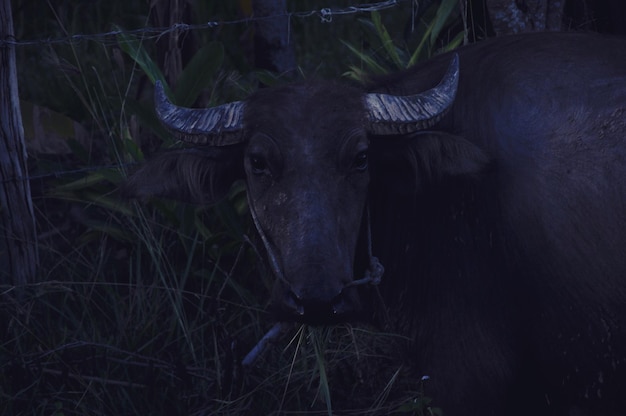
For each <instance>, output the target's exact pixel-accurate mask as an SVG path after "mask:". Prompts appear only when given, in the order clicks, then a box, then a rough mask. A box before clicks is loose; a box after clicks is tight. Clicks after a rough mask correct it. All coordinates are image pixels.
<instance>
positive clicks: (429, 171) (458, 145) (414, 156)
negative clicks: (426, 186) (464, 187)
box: [407, 132, 491, 182]
mask: <svg viewBox="0 0 626 416" xmlns="http://www.w3.org/2000/svg"><path fill="white" fill-rule="evenodd" d="M409 146H410V151H409V152H408V153H407V155H408V156H409V158H410V160H409V161H410V162H411V164H412V165H413V168H414V169H415V170H416V171H417V172H419V173H420V174H421V175H425V178H426V179H427V180H430V181H434V182H438V181H441V180H443V179H445V178H450V177H456V176H468V175H469V176H472V177H474V176H476V175H478V174H480V173H481V172H483V171H484V170H485V169H486V168H487V167H488V165H489V163H490V161H491V160H490V157H489V156H487V154H486V153H485V152H484V151H483V150H482V149H481V148H479V147H478V146H476V145H475V144H473V143H472V142H470V141H468V140H467V139H465V138H463V137H460V136H455V135H452V134H448V133H443V132H424V133H419V134H415V135H412V137H411V141H410V143H409Z"/></svg>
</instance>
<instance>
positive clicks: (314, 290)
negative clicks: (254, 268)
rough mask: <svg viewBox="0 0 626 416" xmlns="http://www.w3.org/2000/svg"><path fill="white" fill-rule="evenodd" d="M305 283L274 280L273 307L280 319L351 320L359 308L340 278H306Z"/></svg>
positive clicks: (315, 322) (309, 321)
mask: <svg viewBox="0 0 626 416" xmlns="http://www.w3.org/2000/svg"><path fill="white" fill-rule="evenodd" d="M304 282H305V283H303V284H298V283H289V282H283V281H278V282H276V286H275V288H274V296H273V299H274V301H273V307H274V308H273V309H274V312H275V314H276V315H277V316H276V317H277V319H278V320H280V321H296V322H302V323H307V324H312V325H330V324H335V323H340V322H345V321H348V320H353V319H354V318H355V317H356V316H357V315H358V312H359V310H360V302H359V299H358V293H357V291H356V289H355V288H354V287H348V286H347V285H345V284H343V283H342V282H341V279H327V280H324V279H320V278H318V279H311V280H308V282H307V279H305V280H304Z"/></svg>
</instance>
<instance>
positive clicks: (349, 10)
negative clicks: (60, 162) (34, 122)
mask: <svg viewBox="0 0 626 416" xmlns="http://www.w3.org/2000/svg"><path fill="white" fill-rule="evenodd" d="M415 1H416V0H384V1H378V2H375V3H366V4H359V5H354V6H348V7H344V8H321V9H315V10H307V11H299V12H287V13H283V14H276V15H270V16H265V17H254V16H251V17H246V18H241V19H234V20H221V21H209V22H206V23H202V24H187V23H175V24H173V25H171V26H167V27H142V28H138V29H129V30H110V31H108V32H102V33H94V34H85V33H82V34H73V35H69V36H64V37H57V38H41V39H16V38H14V37H9V38H6V39H0V47H6V46H14V47H25V46H42V45H57V44H76V43H80V42H84V41H93V42H98V43H101V44H104V45H109V46H111V45H116V44H118V42H119V38H120V36H134V37H141V38H143V39H158V38H160V37H162V36H165V35H167V34H169V33H173V32H176V33H181V32H190V31H197V30H206V29H213V28H218V27H220V26H229V25H240V24H245V25H248V24H252V23H254V22H256V21H261V20H266V19H273V18H278V17H282V18H285V17H287V18H288V19H289V21H291V20H292V19H307V18H319V19H320V21H321V22H322V23H331V22H333V18H334V17H338V16H346V15H353V14H358V13H371V12H377V11H381V10H386V9H390V8H393V7H397V6H399V5H400V4H402V3H407V2H415ZM135 164H136V163H127V164H124V163H121V164H109V165H103V166H91V167H85V168H79V169H71V170H64V171H54V172H47V173H41V174H35V175H25V176H23V177H21V178H4V179H1V180H0V184H4V183H8V182H16V181H33V180H43V179H50V178H60V177H63V176H69V175H74V174H78V173H87V172H94V171H98V170H103V169H124V168H126V167H129V166H131V165H135Z"/></svg>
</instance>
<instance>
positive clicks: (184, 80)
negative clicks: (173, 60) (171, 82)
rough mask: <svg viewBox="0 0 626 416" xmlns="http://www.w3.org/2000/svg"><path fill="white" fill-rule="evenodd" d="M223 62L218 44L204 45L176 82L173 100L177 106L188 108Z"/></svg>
mask: <svg viewBox="0 0 626 416" xmlns="http://www.w3.org/2000/svg"><path fill="white" fill-rule="evenodd" d="M223 61H224V46H223V45H222V44H221V43H219V42H211V43H209V44H208V45H204V46H203V47H202V48H200V50H199V51H198V52H196V54H195V55H194V56H193V58H191V61H189V63H188V64H187V66H186V67H185V69H183V72H182V73H181V74H180V77H179V78H178V81H177V82H176V94H175V99H176V103H177V104H178V105H181V106H183V107H190V106H191V105H192V104H193V103H194V101H196V99H197V98H198V95H199V94H200V92H201V91H202V89H204V88H206V87H207V86H208V85H209V83H210V82H211V80H212V79H214V78H215V75H216V73H217V71H218V70H219V69H220V67H221V66H222V63H223Z"/></svg>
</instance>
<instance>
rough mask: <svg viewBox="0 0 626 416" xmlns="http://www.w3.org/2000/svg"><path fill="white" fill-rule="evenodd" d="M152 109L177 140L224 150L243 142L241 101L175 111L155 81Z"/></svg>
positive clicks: (242, 103) (159, 83) (159, 84)
mask: <svg viewBox="0 0 626 416" xmlns="http://www.w3.org/2000/svg"><path fill="white" fill-rule="evenodd" d="M154 105H155V107H156V112H157V115H158V116H159V120H160V121H161V123H163V125H164V126H165V128H166V129H167V130H169V131H170V132H171V133H172V134H174V136H175V137H176V138H177V139H178V140H182V141H184V142H189V143H195V144H206V145H210V146H225V145H229V144H235V143H240V142H241V141H242V140H243V111H244V106H245V104H244V102H243V101H236V102H232V103H228V104H223V105H220V106H218V107H213V108H197V109H196V108H183V107H178V106H176V105H174V104H172V103H171V102H170V100H169V99H168V98H167V95H166V94H165V91H164V90H163V85H161V82H160V81H157V82H156V85H155V92H154Z"/></svg>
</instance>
